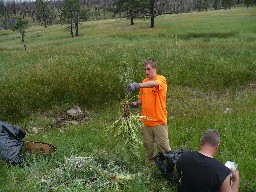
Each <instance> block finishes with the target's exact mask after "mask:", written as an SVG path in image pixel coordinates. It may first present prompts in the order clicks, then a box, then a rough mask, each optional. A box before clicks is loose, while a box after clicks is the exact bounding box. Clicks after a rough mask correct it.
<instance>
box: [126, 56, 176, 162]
mask: <svg viewBox="0 0 256 192" xmlns="http://www.w3.org/2000/svg"><path fill="white" fill-rule="evenodd" d="M143 66H144V70H145V73H146V76H147V78H146V79H144V80H143V81H142V83H137V82H133V83H130V84H129V85H128V87H127V89H126V91H127V92H128V93H131V92H133V91H135V90H137V89H140V91H139V96H138V97H139V100H138V101H137V102H132V103H131V107H138V106H140V105H141V106H142V112H141V115H142V116H145V118H142V121H143V123H144V126H143V127H142V128H141V130H142V134H143V144H144V147H145V148H146V152H147V158H146V166H151V165H153V164H154V160H153V157H154V145H153V143H154V141H155V142H156V143H157V146H158V149H159V151H160V152H163V153H164V152H167V151H169V150H171V148H170V146H169V139H168V127H167V111H166V93H167V84H166V79H165V77H164V76H162V75H157V73H156V70H157V65H156V63H155V61H154V59H148V60H146V61H145V62H144V65H143Z"/></svg>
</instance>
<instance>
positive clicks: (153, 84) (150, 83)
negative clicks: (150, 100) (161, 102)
mask: <svg viewBox="0 0 256 192" xmlns="http://www.w3.org/2000/svg"><path fill="white" fill-rule="evenodd" d="M139 85H140V88H152V87H157V86H158V83H157V82H156V81H147V82H143V83H139Z"/></svg>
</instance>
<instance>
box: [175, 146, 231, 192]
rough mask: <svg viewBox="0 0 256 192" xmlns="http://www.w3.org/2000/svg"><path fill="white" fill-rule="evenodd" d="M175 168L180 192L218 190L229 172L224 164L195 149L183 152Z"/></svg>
mask: <svg viewBox="0 0 256 192" xmlns="http://www.w3.org/2000/svg"><path fill="white" fill-rule="evenodd" d="M176 168H177V171H178V174H179V185H178V191H181V192H218V191H219V190H220V187H221V185H222V183H223V181H224V180H225V179H226V178H227V176H228V175H229V174H230V170H229V168H227V167H226V166H225V165H223V164H222V163H220V162H218V161H217V160H216V159H214V158H211V157H207V156H205V155H202V154H201V153H199V152H196V151H194V152H190V151H189V152H185V153H183V154H182V155H181V157H180V158H179V160H178V162H177V164H176Z"/></svg>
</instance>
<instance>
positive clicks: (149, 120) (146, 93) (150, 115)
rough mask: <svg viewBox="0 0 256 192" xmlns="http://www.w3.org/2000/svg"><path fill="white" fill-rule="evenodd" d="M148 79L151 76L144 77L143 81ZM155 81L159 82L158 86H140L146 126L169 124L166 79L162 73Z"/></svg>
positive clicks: (143, 119)
mask: <svg viewBox="0 0 256 192" xmlns="http://www.w3.org/2000/svg"><path fill="white" fill-rule="evenodd" d="M147 81H149V78H146V79H144V80H143V81H142V82H147ZM154 81H155V82H157V83H158V86H157V87H153V88H140V92H139V96H138V97H139V99H141V101H142V103H141V105H142V112H141V115H142V116H146V118H142V121H143V123H144V126H156V125H161V124H167V111H166V93H167V84H166V79H165V77H164V76H162V75H157V76H156V77H155V78H154Z"/></svg>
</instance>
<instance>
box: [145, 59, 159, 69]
mask: <svg viewBox="0 0 256 192" xmlns="http://www.w3.org/2000/svg"><path fill="white" fill-rule="evenodd" d="M146 65H151V67H152V68H157V65H156V61H155V60H154V59H152V58H150V59H147V60H145V61H144V63H143V66H146Z"/></svg>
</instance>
